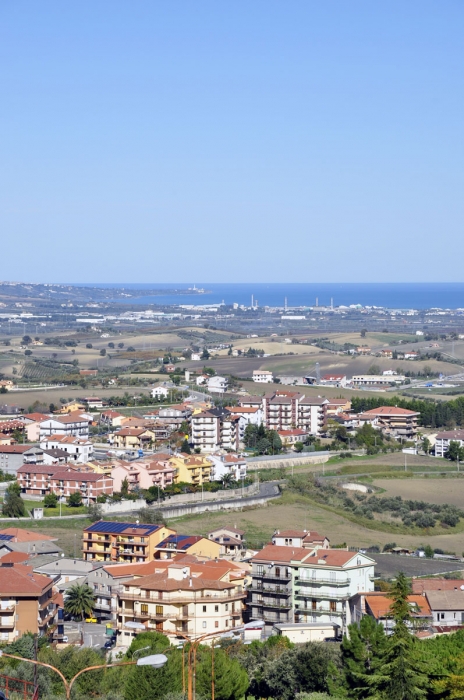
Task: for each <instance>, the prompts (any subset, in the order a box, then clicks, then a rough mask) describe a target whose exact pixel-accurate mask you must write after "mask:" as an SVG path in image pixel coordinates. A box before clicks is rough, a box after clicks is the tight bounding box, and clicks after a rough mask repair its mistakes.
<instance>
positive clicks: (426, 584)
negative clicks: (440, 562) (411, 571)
mask: <svg viewBox="0 0 464 700" xmlns="http://www.w3.org/2000/svg"><path fill="white" fill-rule="evenodd" d="M463 585H464V581H462V580H461V579H447V578H417V579H413V580H412V592H413V593H422V594H424V593H426V592H427V591H454V590H464V589H463V588H462V586H463Z"/></svg>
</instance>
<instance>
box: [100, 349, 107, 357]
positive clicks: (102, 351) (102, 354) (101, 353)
mask: <svg viewBox="0 0 464 700" xmlns="http://www.w3.org/2000/svg"><path fill="white" fill-rule="evenodd" d="M100 355H101V356H102V357H105V355H106V348H102V349H101V350H100Z"/></svg>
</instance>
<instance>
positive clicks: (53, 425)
mask: <svg viewBox="0 0 464 700" xmlns="http://www.w3.org/2000/svg"><path fill="white" fill-rule="evenodd" d="M51 435H67V436H74V437H82V438H88V437H89V419H88V418H86V417H85V416H83V415H82V414H81V413H79V412H77V413H74V412H71V413H68V414H67V415H58V416H53V418H47V419H46V420H44V421H41V423H40V439H41V440H42V438H45V437H50V436H51Z"/></svg>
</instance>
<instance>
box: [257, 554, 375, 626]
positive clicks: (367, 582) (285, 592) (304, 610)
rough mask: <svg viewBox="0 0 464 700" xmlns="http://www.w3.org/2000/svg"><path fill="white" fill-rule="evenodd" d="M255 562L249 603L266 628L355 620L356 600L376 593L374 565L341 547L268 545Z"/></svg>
mask: <svg viewBox="0 0 464 700" xmlns="http://www.w3.org/2000/svg"><path fill="white" fill-rule="evenodd" d="M251 561H252V584H251V587H250V590H249V598H248V605H249V607H250V609H251V617H252V619H262V620H264V622H265V625H266V627H267V628H268V630H270V629H272V627H273V626H274V625H275V624H276V623H278V624H282V623H283V624H287V623H294V622H298V623H305V624H307V623H313V622H319V623H320V622H323V623H330V624H334V623H335V624H337V625H339V626H340V630H341V632H342V634H343V633H344V632H345V630H346V628H347V625H348V624H350V623H351V621H352V617H353V614H352V610H353V606H352V604H351V601H352V599H354V597H355V596H356V595H357V594H358V593H359V591H372V590H373V589H374V584H373V579H374V564H375V562H374V561H373V559H371V558H370V557H368V556H366V555H365V554H360V553H353V552H346V551H343V550H338V549H308V548H303V547H297V546H294V547H293V546H283V547H282V546H278V545H274V544H271V545H267V546H266V547H264V549H263V550H261V551H260V552H258V554H256V555H255V556H254V557H253V559H252V560H251Z"/></svg>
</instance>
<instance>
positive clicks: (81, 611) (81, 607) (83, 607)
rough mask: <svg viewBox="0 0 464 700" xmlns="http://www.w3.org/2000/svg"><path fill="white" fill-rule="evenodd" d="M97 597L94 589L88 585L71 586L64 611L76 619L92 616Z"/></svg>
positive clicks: (77, 584)
mask: <svg viewBox="0 0 464 700" xmlns="http://www.w3.org/2000/svg"><path fill="white" fill-rule="evenodd" d="M94 604H95V596H94V594H93V592H92V589H91V588H90V586H88V585H87V584H84V585H81V584H79V583H76V584H75V585H74V586H71V587H70V588H69V589H68V592H67V593H66V600H65V602H64V609H65V611H66V612H68V613H70V614H71V615H73V616H74V617H79V616H80V617H81V619H82V620H83V619H84V617H85V616H86V615H87V616H88V615H90V614H91V613H92V610H93V608H94Z"/></svg>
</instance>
